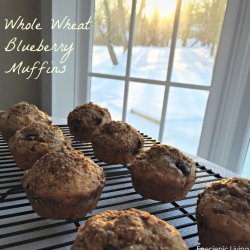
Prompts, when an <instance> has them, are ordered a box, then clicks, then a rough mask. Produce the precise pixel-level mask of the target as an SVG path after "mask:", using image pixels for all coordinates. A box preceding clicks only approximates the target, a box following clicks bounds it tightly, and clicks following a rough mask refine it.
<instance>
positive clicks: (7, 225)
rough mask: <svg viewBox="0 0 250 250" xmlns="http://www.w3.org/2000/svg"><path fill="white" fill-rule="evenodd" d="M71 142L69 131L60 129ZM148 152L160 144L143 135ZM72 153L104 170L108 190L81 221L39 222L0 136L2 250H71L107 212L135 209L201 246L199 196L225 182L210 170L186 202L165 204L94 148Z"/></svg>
mask: <svg viewBox="0 0 250 250" xmlns="http://www.w3.org/2000/svg"><path fill="white" fill-rule="evenodd" d="M59 127H60V128H61V130H62V131H63V133H64V134H65V135H68V136H70V132H69V129H68V127H67V126H64V125H60V126H59ZM143 136H144V140H145V147H150V146H151V145H153V144H155V143H157V142H156V141H155V140H153V139H152V138H150V137H148V136H146V135H143ZM73 147H74V148H75V149H77V150H80V151H82V152H84V154H85V155H86V156H88V157H90V158H91V159H92V160H93V161H95V162H96V163H97V164H98V165H99V166H101V167H103V169H104V171H105V173H106V179H107V181H106V184H105V187H104V189H103V192H102V195H101V197H100V201H99V202H98V204H97V207H96V209H95V210H94V211H93V212H92V213H91V214H88V215H87V216H86V217H85V218H83V219H81V220H79V221H70V220H66V221H65V220H49V219H44V218H42V217H39V216H38V215H37V214H36V213H35V212H34V211H33V210H32V208H31V206H30V204H29V201H28V200H27V197H26V194H25V192H24V190H23V189H22V187H21V185H20V180H21V178H22V176H23V171H22V170H20V169H19V168H18V167H17V166H16V164H15V162H14V160H13V157H12V155H11V153H10V151H9V148H8V145H7V144H6V143H5V142H4V141H3V139H2V137H1V135H0V249H18V250H20V249H21V250H22V249H25V250H29V249H32V250H33V249H69V248H70V246H71V245H72V243H73V241H74V239H75V237H76V233H77V228H78V227H79V226H80V225H83V224H84V222H85V220H86V219H87V218H88V217H90V216H92V215H95V214H98V213H100V212H102V211H104V210H108V209H118V210H121V209H128V208H132V207H133V208H137V209H141V210H145V211H148V212H150V213H151V214H153V215H155V216H157V217H158V218H161V219H162V220H165V221H167V222H168V223H170V224H171V225H173V226H174V227H175V228H177V229H178V230H179V231H180V233H181V235H182V237H183V239H184V240H185V241H186V243H187V245H188V247H189V248H190V249H196V248H197V246H198V245H199V240H198V236H197V226H196V218H195V208H196V202H197V197H198V194H199V193H200V192H201V191H203V190H204V188H205V187H206V186H207V185H209V184H211V183H212V182H214V181H216V180H218V179H221V178H222V176H221V175H220V174H218V173H214V172H213V170H212V169H209V168H208V167H207V166H201V165H199V164H198V163H197V164H196V165H197V171H196V176H197V178H196V182H195V184H194V186H193V188H192V189H191V191H190V192H189V193H188V195H187V197H185V198H184V199H182V200H179V201H176V202H173V203H166V202H159V201H154V200H149V199H144V198H142V197H141V196H140V195H139V194H137V193H136V192H135V190H134V188H133V186H132V183H131V177H130V170H129V168H128V167H127V166H124V165H119V164H118V165H109V164H106V163H104V162H101V161H99V160H97V159H96V158H95V155H94V152H93V149H92V146H91V143H80V142H76V141H73Z"/></svg>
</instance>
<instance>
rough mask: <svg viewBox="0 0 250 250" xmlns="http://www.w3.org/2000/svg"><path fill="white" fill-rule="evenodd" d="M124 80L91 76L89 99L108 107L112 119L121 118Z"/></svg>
mask: <svg viewBox="0 0 250 250" xmlns="http://www.w3.org/2000/svg"><path fill="white" fill-rule="evenodd" d="M123 93H124V82H123V81H118V80H110V79H104V78H97V77H92V79H91V96H90V100H91V101H92V102H93V103H97V104H99V105H101V106H103V107H106V108H108V110H109V112H110V113H111V116H112V119H113V120H121V119H122V105H123Z"/></svg>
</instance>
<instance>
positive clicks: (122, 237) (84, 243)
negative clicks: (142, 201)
mask: <svg viewBox="0 0 250 250" xmlns="http://www.w3.org/2000/svg"><path fill="white" fill-rule="evenodd" d="M72 249H73V250H76V249H86V250H88V249H91V250H97V249H112V250H118V249H141V250H142V249H162V250H170V249H176V250H184V249H187V246H186V244H185V242H184V241H183V239H182V238H181V236H180V234H179V232H178V231H177V230H176V229H175V228H174V227H172V226H171V225H169V224H168V223H166V222H164V221H162V220H160V219H158V218H156V217H155V216H153V215H150V214H149V213H147V212H144V211H140V210H137V209H129V210H124V211H116V210H108V211H105V212H103V213H101V214H99V215H96V216H93V217H91V218H90V219H88V220H87V222H86V224H85V225H84V226H82V227H81V228H80V229H79V231H78V236H77V239H76V241H75V242H74V244H73V246H72Z"/></svg>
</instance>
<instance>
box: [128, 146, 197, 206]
mask: <svg viewBox="0 0 250 250" xmlns="http://www.w3.org/2000/svg"><path fill="white" fill-rule="evenodd" d="M195 169H196V167H195V163H194V162H193V161H192V160H191V159H189V158H188V157H186V156H185V155H184V154H183V153H181V152H180V151H179V150H178V149H176V148H173V147H170V146H168V145H163V144H155V145H153V146H152V147H151V148H150V149H148V150H144V151H142V152H141V153H140V154H139V155H138V156H137V157H136V158H135V160H134V161H133V162H132V163H131V178H132V183H133V186H134V188H135V190H136V192H137V193H139V194H140V195H142V196H143V197H144V198H148V199H153V200H158V201H166V202H172V201H176V200H179V199H182V198H183V197H185V196H186V194H187V193H188V191H189V190H190V189H191V187H192V186H193V184H194V181H195Z"/></svg>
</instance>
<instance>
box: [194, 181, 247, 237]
mask: <svg viewBox="0 0 250 250" xmlns="http://www.w3.org/2000/svg"><path fill="white" fill-rule="evenodd" d="M197 204H198V205H197V212H198V213H199V214H201V216H203V217H204V218H205V221H206V223H209V225H210V227H216V228H220V230H221V231H222V232H223V231H224V232H227V233H229V235H230V234H232V231H231V229H232V228H234V231H235V233H234V236H233V237H242V238H243V239H247V240H249V235H250V180H249V179H243V178H237V177H235V178H229V179H223V180H221V181H218V182H215V183H213V184H212V185H211V186H209V187H207V188H206V189H205V191H204V192H203V193H201V194H200V196H199V199H198V203H197ZM237 232H242V234H241V235H240V236H239V235H237V234H238V233H237Z"/></svg>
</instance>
